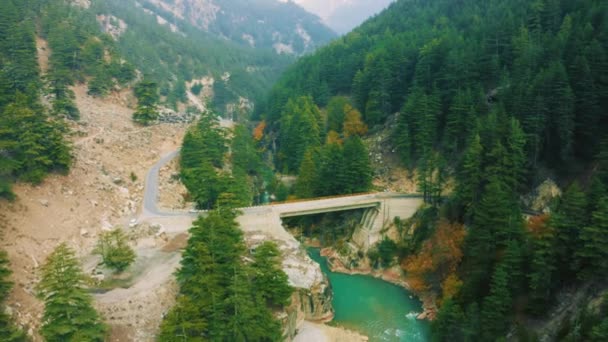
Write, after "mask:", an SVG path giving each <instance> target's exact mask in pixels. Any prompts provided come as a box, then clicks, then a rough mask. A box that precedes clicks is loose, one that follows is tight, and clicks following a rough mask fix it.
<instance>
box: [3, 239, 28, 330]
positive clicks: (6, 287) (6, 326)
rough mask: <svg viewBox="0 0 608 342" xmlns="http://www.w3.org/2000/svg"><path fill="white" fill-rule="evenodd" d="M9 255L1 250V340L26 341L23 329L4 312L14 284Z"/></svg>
mask: <svg viewBox="0 0 608 342" xmlns="http://www.w3.org/2000/svg"><path fill="white" fill-rule="evenodd" d="M8 264H9V262H8V256H7V255H6V252H4V251H1V250H0V340H2V341H6V342H22V341H26V338H25V335H24V334H23V332H22V331H20V330H18V329H16V328H15V327H14V326H13V323H12V322H11V321H10V319H11V318H10V317H9V316H8V315H7V314H6V313H5V312H4V304H5V301H6V299H7V297H8V294H9V292H10V290H11V288H12V286H13V284H12V282H11V281H10V280H9V277H10V275H11V270H10V269H9V265H8Z"/></svg>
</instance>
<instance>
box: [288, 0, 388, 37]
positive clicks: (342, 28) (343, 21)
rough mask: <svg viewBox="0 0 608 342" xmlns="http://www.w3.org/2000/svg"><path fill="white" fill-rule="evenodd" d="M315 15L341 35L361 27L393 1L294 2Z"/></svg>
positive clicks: (315, 0) (311, 0)
mask: <svg viewBox="0 0 608 342" xmlns="http://www.w3.org/2000/svg"><path fill="white" fill-rule="evenodd" d="M294 1H295V2H296V3H297V4H298V5H300V6H302V7H304V8H305V9H306V10H308V11H310V12H312V13H315V14H316V15H318V16H319V17H321V18H322V19H323V21H324V22H325V23H326V24H327V25H328V26H329V27H331V28H332V29H333V30H334V31H336V32H337V33H339V34H345V33H347V32H349V31H350V30H352V29H353V28H355V27H357V26H359V25H360V24H361V23H363V22H364V21H365V20H366V19H367V18H369V17H371V16H373V15H374V14H377V13H379V12H380V11H382V10H383V9H385V8H386V7H387V6H388V5H389V4H390V3H392V2H393V0H294Z"/></svg>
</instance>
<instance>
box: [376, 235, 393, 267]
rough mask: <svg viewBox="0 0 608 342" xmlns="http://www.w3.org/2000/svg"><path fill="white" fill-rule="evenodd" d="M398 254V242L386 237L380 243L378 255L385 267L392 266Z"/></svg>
mask: <svg viewBox="0 0 608 342" xmlns="http://www.w3.org/2000/svg"><path fill="white" fill-rule="evenodd" d="M396 255H397V244H396V243H395V241H393V240H391V239H389V238H386V237H385V238H384V239H382V241H380V243H378V256H379V258H380V260H381V261H382V265H384V267H387V266H390V265H391V263H392V262H393V259H394V258H395V256H396Z"/></svg>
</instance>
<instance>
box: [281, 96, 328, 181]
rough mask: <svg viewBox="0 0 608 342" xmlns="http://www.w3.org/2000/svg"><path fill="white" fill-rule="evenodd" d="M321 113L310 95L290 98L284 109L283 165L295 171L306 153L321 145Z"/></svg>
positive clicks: (282, 124)
mask: <svg viewBox="0 0 608 342" xmlns="http://www.w3.org/2000/svg"><path fill="white" fill-rule="evenodd" d="M320 120H321V113H320V112H319V108H317V106H316V105H315V104H314V103H313V102H312V98H310V97H299V98H297V99H292V100H290V101H289V102H288V103H287V105H286V106H285V109H284V111H283V115H282V120H281V131H280V137H279V140H280V144H281V151H280V152H279V156H278V158H279V160H280V162H281V164H280V165H281V166H282V167H283V168H285V169H286V170H288V171H295V170H297V169H298V167H299V166H300V164H301V163H302V158H303V157H304V153H306V151H307V150H308V149H309V148H311V147H317V146H320V145H321V127H320Z"/></svg>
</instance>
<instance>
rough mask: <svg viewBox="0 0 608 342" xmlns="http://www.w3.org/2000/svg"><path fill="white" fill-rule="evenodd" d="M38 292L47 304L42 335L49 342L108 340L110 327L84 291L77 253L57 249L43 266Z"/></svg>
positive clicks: (61, 246)
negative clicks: (107, 332)
mask: <svg viewBox="0 0 608 342" xmlns="http://www.w3.org/2000/svg"><path fill="white" fill-rule="evenodd" d="M38 293H39V295H40V298H41V299H42V300H43V301H44V304H45V306H44V315H43V317H42V321H43V324H42V328H41V330H40V333H41V334H42V336H43V337H44V338H45V339H46V340H47V341H57V342H59V341H74V342H76V341H99V342H102V341H104V338H105V335H106V331H107V328H106V326H105V325H104V324H103V323H102V322H101V320H100V318H99V316H98V314H97V312H96V311H95V309H94V308H93V306H92V304H91V302H92V298H91V295H90V294H89V293H88V292H87V291H86V289H85V288H84V275H83V273H82V270H81V269H80V265H79V264H78V261H77V260H76V256H75V255H74V251H73V250H71V249H70V248H69V247H68V246H67V245H66V244H65V243H63V244H60V245H59V246H57V248H55V250H54V251H53V253H51V255H50V256H49V257H48V258H47V261H46V264H45V265H44V266H43V267H42V279H41V280H40V283H39V284H38Z"/></svg>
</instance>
